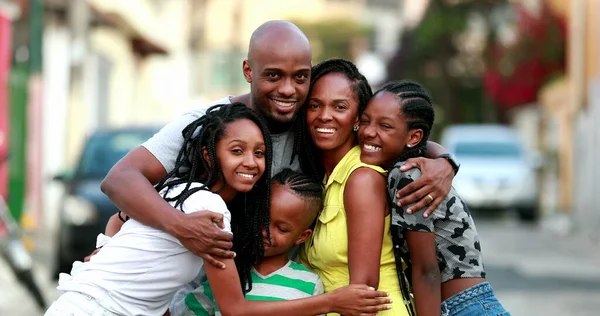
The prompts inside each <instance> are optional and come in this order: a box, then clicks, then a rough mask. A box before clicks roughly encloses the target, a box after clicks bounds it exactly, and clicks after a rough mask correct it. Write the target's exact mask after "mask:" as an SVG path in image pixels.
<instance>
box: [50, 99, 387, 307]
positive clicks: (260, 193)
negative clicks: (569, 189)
mask: <svg viewBox="0 0 600 316" xmlns="http://www.w3.org/2000/svg"><path fill="white" fill-rule="evenodd" d="M183 136H184V140H185V141H184V143H183V145H182V147H181V149H180V152H179V154H178V156H177V160H176V165H175V168H174V169H173V171H171V172H169V173H168V174H167V175H166V176H165V177H164V178H163V179H162V180H161V181H160V182H159V183H158V184H157V185H156V190H157V191H158V192H159V193H160V195H161V196H162V197H163V198H164V199H165V200H166V201H167V202H169V203H171V204H172V205H173V206H174V207H175V208H177V209H179V210H181V211H182V212H185V213H192V212H199V211H206V210H210V211H211V212H217V213H220V214H222V215H223V221H221V222H218V223H215V225H217V226H218V227H219V228H221V229H222V230H223V231H225V232H229V233H232V234H233V241H234V242H233V250H234V251H235V253H236V257H235V259H226V260H224V262H223V263H225V266H224V267H215V266H213V265H204V263H203V259H202V258H201V257H199V256H196V255H194V254H193V253H191V252H189V251H188V250H187V249H186V248H184V247H183V246H182V245H181V243H180V242H179V241H178V239H176V238H175V237H173V236H171V235H169V234H167V233H164V232H162V231H160V230H158V229H155V228H151V227H149V226H146V225H143V224H141V223H139V222H137V221H135V220H134V219H129V220H127V221H126V222H125V223H124V224H123V226H122V227H121V229H120V231H119V232H118V233H117V234H116V235H114V236H113V237H112V238H108V237H106V239H108V241H106V242H105V244H104V245H103V246H102V249H101V250H100V251H99V252H98V253H97V254H95V255H94V256H92V257H91V259H90V260H89V261H88V262H84V263H81V262H75V263H74V264H73V269H72V271H71V274H70V275H68V274H61V275H60V276H59V286H58V290H60V291H62V292H63V295H61V296H60V297H59V298H58V299H57V300H56V301H55V302H54V303H53V304H52V306H50V308H49V309H48V310H47V311H46V314H45V315H48V316H57V315H61V316H62V315H78V316H79V315H100V314H102V315H148V316H152V315H163V314H165V312H167V308H168V305H169V303H170V301H171V299H172V297H173V295H174V294H175V292H176V291H177V290H178V289H180V288H181V287H183V286H184V285H186V284H188V283H189V282H190V281H192V280H194V279H195V278H196V277H197V276H198V275H201V274H202V273H201V271H202V270H204V272H205V274H206V277H207V278H208V281H209V282H210V283H211V285H212V292H213V293H214V298H215V301H216V303H217V304H218V305H219V307H220V309H221V312H222V314H223V315H236V316H237V315H267V314H274V315H280V314H283V313H286V314H287V315H290V316H294V315H302V316H303V315H316V314H322V313H327V312H330V311H337V312H342V313H344V314H347V315H365V314H363V313H364V312H369V313H376V312H377V311H379V310H381V309H383V308H385V305H382V304H386V303H387V302H388V301H389V299H387V298H384V297H385V296H386V293H383V292H380V291H375V290H374V289H371V288H368V287H367V286H366V285H362V286H355V287H346V288H344V289H341V290H340V291H337V292H336V293H329V294H325V295H319V296H315V297H311V298H307V299H301V300H295V301H285V302H264V301H263V302H257V301H254V302H252V301H248V300H246V299H245V297H244V294H245V293H247V292H249V291H251V290H252V289H253V282H252V273H251V270H252V267H253V266H254V265H256V264H260V263H261V261H262V259H263V258H264V249H265V245H266V243H265V241H268V240H270V230H269V229H268V227H269V224H270V221H269V214H270V192H271V184H270V175H271V171H270V169H271V163H272V162H271V160H272V158H271V157H272V145H271V139H270V136H269V132H268V129H267V127H266V124H265V123H264V121H263V119H262V117H260V116H259V115H258V114H257V113H256V112H254V111H253V110H251V109H249V108H248V107H247V106H246V105H244V104H242V103H233V104H224V105H216V106H213V107H211V108H209V109H208V110H207V112H206V114H205V115H204V116H202V117H200V118H198V119H197V120H195V121H193V122H192V123H190V124H189V125H188V126H187V127H186V128H185V129H184V130H183ZM139 198H144V197H143V196H140V197H139ZM99 239H101V238H99Z"/></svg>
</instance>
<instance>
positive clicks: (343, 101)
mask: <svg viewBox="0 0 600 316" xmlns="http://www.w3.org/2000/svg"><path fill="white" fill-rule="evenodd" d="M306 122H307V124H308V129H309V132H310V136H311V137H312V140H313V142H314V143H315V145H316V146H317V148H319V149H321V150H322V151H324V152H327V151H332V150H344V151H348V150H350V149H351V148H352V146H353V145H354V139H355V137H354V132H353V131H352V128H353V127H354V125H355V124H357V122H358V100H357V99H356V97H355V93H354V90H353V89H352V85H351V83H350V81H349V80H348V79H347V78H346V77H345V76H344V75H342V74H339V73H329V74H326V75H324V76H323V77H321V78H319V80H317V81H316V82H315V83H314V86H313V87H312V91H311V94H310V96H309V98H308V109H307V111H306Z"/></svg>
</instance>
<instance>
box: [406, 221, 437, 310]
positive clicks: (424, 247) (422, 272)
mask: <svg viewBox="0 0 600 316" xmlns="http://www.w3.org/2000/svg"><path fill="white" fill-rule="evenodd" d="M406 240H407V245H408V251H409V255H410V261H411V263H412V285H413V294H414V296H415V305H416V307H417V315H419V316H429V315H440V313H441V307H440V306H441V301H442V299H441V280H440V268H439V265H438V260H437V250H436V243H435V234H434V233H427V232H419V231H407V232H406Z"/></svg>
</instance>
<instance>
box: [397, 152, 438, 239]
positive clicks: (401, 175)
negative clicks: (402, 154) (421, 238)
mask: <svg viewBox="0 0 600 316" xmlns="http://www.w3.org/2000/svg"><path fill="white" fill-rule="evenodd" d="M400 166H402V165H401V164H397V165H395V166H394V168H393V169H392V171H390V173H389V175H388V196H389V198H390V201H391V202H392V203H391V205H390V207H391V212H392V225H397V226H400V227H401V228H404V229H408V230H412V231H420V232H433V231H434V228H433V227H434V223H433V216H430V217H429V218H424V217H423V212H424V211H425V210H426V209H427V208H423V209H420V210H414V212H413V213H412V214H408V213H406V209H407V208H410V207H412V206H413V205H414V203H413V204H411V205H408V206H402V207H400V206H398V204H397V202H398V200H399V199H398V198H397V197H396V192H398V190H400V189H402V188H404V187H405V186H407V185H408V184H410V183H411V182H413V181H414V180H416V179H418V178H419V177H421V171H420V170H419V169H417V168H412V169H410V170H408V171H400Z"/></svg>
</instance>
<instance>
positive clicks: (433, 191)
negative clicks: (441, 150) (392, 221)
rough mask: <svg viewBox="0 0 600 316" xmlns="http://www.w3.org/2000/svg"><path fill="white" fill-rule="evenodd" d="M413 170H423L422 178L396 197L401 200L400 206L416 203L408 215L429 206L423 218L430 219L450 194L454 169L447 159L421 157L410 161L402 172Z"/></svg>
mask: <svg viewBox="0 0 600 316" xmlns="http://www.w3.org/2000/svg"><path fill="white" fill-rule="evenodd" d="M412 168H418V169H419V170H421V177H420V178H419V179H417V180H415V181H414V182H412V183H410V184H408V185H407V186H405V187H404V188H402V189H401V190H399V191H398V192H396V197H398V198H399V199H400V200H398V206H402V205H410V204H412V203H415V202H416V203H415V204H414V205H413V206H412V207H411V208H409V209H407V210H406V212H407V213H409V214H412V212H413V211H418V210H420V209H423V208H425V207H426V206H428V205H429V206H428V207H427V210H425V212H424V213H423V217H429V215H431V213H433V211H435V209H436V208H437V207H438V205H440V203H442V201H443V200H444V198H445V197H446V195H448V193H449V192H450V189H451V188H452V180H453V179H454V169H452V166H451V165H450V164H449V163H448V161H446V159H443V158H438V159H429V158H423V157H419V158H411V159H408V160H407V161H406V163H405V164H404V165H403V166H402V167H401V168H400V170H401V171H407V170H409V169H412Z"/></svg>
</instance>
